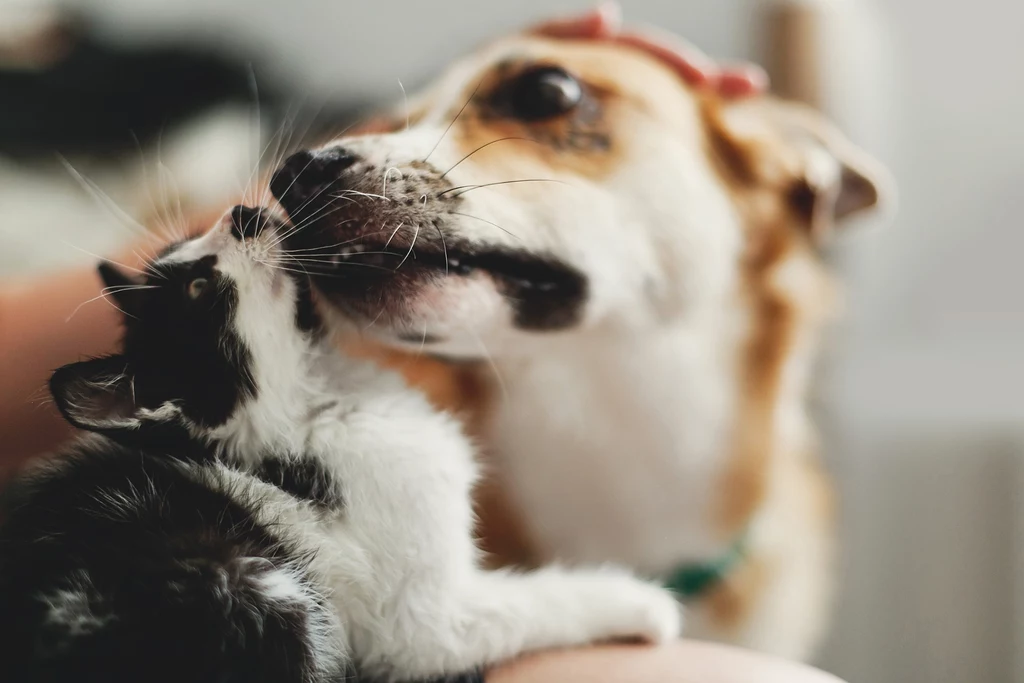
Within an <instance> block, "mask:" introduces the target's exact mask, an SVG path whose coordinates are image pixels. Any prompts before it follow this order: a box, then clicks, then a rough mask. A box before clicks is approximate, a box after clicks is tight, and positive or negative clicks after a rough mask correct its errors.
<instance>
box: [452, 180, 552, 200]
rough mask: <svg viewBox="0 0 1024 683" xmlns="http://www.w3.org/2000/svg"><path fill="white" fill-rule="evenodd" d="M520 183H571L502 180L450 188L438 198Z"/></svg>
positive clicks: (459, 195)
mask: <svg viewBox="0 0 1024 683" xmlns="http://www.w3.org/2000/svg"><path fill="white" fill-rule="evenodd" d="M519 183H557V184H559V185H568V184H569V183H567V182H565V181H564V180H556V179H554V178H520V179H518V180H502V181H499V182H496V183H481V184H480V185H460V186H458V187H450V188H448V189H447V190H444V191H442V192H439V193H438V194H437V196H438V197H443V196H444V195H446V194H448V193H449V192H455V191H457V190H461V192H459V193H458V194H455V195H452V196H453V197H461V196H462V195H464V194H466V193H467V192H472V191H473V190H481V189H483V188H485V187H497V186H498V185H516V184H519Z"/></svg>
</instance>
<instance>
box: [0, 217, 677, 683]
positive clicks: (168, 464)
mask: <svg viewBox="0 0 1024 683" xmlns="http://www.w3.org/2000/svg"><path fill="white" fill-rule="evenodd" d="M282 230H283V227H282V226H281V225H279V224H278V223H277V222H276V221H275V220H274V219H271V218H268V217H267V216H264V215H261V213H260V212H257V211H255V210H252V209H246V208H243V207H237V208H236V209H234V210H232V212H230V213H229V214H228V215H227V216H226V217H225V218H224V219H223V220H222V221H221V222H220V223H219V224H218V225H217V226H215V227H214V228H213V229H211V230H210V231H209V232H208V233H207V234H205V235H203V236H202V237H199V238H196V239H193V240H190V241H187V242H184V243H181V244H179V245H177V246H175V247H173V248H171V249H169V250H168V251H167V252H165V253H164V254H163V255H161V256H160V257H159V258H158V259H156V260H155V261H154V262H153V263H152V264H150V266H149V267H148V268H147V275H146V277H145V279H144V280H143V281H138V282H136V281H135V280H134V279H133V278H130V277H128V276H126V275H124V274H123V273H120V272H119V271H116V270H114V269H113V268H110V267H106V266H105V267H103V269H102V270H103V272H104V277H105V279H106V281H107V284H108V285H109V286H110V287H111V289H110V291H111V293H112V295H113V297H114V298H115V299H116V301H117V303H118V306H120V307H121V308H122V310H123V311H124V313H125V337H124V351H123V353H122V354H120V355H116V356H110V357H106V358H99V359H96V360H90V361H85V362H81V363H76V364H73V365H69V366H66V367H64V368H61V369H60V370H58V371H57V372H56V373H55V374H54V376H53V379H52V382H51V388H52V391H53V394H54V397H55V399H56V401H57V405H58V406H59V407H60V409H61V411H62V412H63V414H64V415H65V417H66V418H67V419H68V420H69V421H70V422H71V423H73V424H74V425H76V426H78V427H80V428H83V429H86V430H89V431H91V432H94V433H95V434H93V435H90V436H88V437H85V438H83V439H82V440H81V441H79V442H78V443H77V444H76V445H75V446H74V447H73V448H72V449H71V450H70V451H69V452H67V453H65V454H64V455H63V456H62V457H59V458H57V459H55V460H54V461H52V462H50V463H47V464H45V465H43V466H41V468H40V469H39V470H38V471H37V472H34V473H32V474H30V475H29V476H27V477H26V478H25V480H24V481H23V482H22V483H21V484H20V485H19V488H18V490H17V491H16V495H15V501H14V504H13V506H12V507H11V508H10V509H9V510H7V511H6V513H5V515H4V519H3V523H2V527H0V633H3V634H5V635H3V636H2V637H0V662H2V666H3V667H4V668H5V669H7V670H8V671H13V672H14V677H13V678H12V679H11V680H16V681H19V682H37V681H38V682H42V681H47V682H49V681H75V683H82V682H87V683H91V682H93V681H95V682H96V683H98V682H99V681H104V682H115V683H116V682H119V681H132V682H133V683H134V682H136V681H150V682H152V681H155V682H163V681H166V682H167V683H170V682H171V681H174V682H176V683H180V682H181V681H189V682H190V683H193V682H202V683H206V682H209V683H230V682H234V681H238V682H239V683H242V682H243V681H244V682H245V683H253V682H258V681H266V682H268V683H269V682H270V681H274V682H275V683H292V682H295V683H299V682H302V683H320V682H325V681H341V680H345V676H346V675H348V672H351V671H358V672H359V673H360V675H365V676H367V677H371V678H374V679H378V680H386V681H407V680H423V679H427V678H430V677H435V676H441V675H447V674H453V673H461V672H466V671H471V670H474V669H476V668H478V667H481V666H486V665H488V664H492V663H495V662H498V661H501V660H505V659H507V658H510V657H513V656H515V655H517V654H519V653H521V652H524V651H528V650H534V649H540V648H552V647H562V646H571V645H578V644H584V643H588V642H591V641H599V640H606V639H615V638H641V639H644V640H648V641H653V642H660V641H665V640H668V639H671V638H674V637H676V636H677V635H678V633H679V628H680V615H679V611H678V607H677V603H676V601H675V599H674V598H673V597H672V596H671V595H670V594H669V593H667V592H665V591H663V590H662V589H660V588H658V587H655V586H653V585H651V584H648V583H645V582H642V581H640V580H638V579H636V578H634V577H633V576H631V575H629V574H627V573H624V572H620V571H616V570H590V571H567V570H563V569H559V568H547V569H543V570H541V571H537V572H533V573H523V574H516V573H508V572H490V571H484V570H483V569H481V568H480V567H479V566H478V552H477V549H476V547H475V545H474V542H473V536H472V532H473V512H472V508H471V500H470V490H471V488H472V486H473V484H474V481H475V479H476V476H477V468H476V466H475V464H474V461H473V453H472V449H471V446H470V444H469V442H468V440H467V439H466V437H465V436H464V435H463V434H462V432H461V431H460V428H459V426H458V424H457V423H456V422H455V421H454V420H453V419H451V418H450V417H448V416H446V415H444V414H442V413H440V412H438V411H436V410H434V409H433V408H432V407H431V406H430V405H429V404H428V403H427V401H426V399H425V398H424V397H423V396H421V395H420V394H419V393H418V392H416V391H414V390H411V389H410V388H408V387H407V386H406V385H405V384H404V382H403V381H402V380H401V378H399V377H398V376H397V375H394V374H392V373H390V372H387V371H383V370H381V369H379V368H378V367H376V366H374V365H373V364H370V363H368V362H364V361H360V360H356V359H352V358H348V357H345V356H343V355H341V354H339V353H338V352H337V350H336V346H334V345H333V344H332V343H331V341H330V340H329V339H328V336H327V335H326V334H325V333H324V331H323V329H322V325H321V323H320V321H319V320H318V317H317V315H316V312H315V309H314V306H313V302H312V295H311V292H310V289H309V285H308V282H307V280H306V279H305V278H304V277H303V276H302V275H301V274H300V271H301V269H300V268H297V267H296V265H295V261H292V260H289V258H288V257H287V256H285V255H283V254H282V253H281V251H280V249H279V247H278V246H277V245H278V242H279V241H280V240H281V237H282V234H281V232H282Z"/></svg>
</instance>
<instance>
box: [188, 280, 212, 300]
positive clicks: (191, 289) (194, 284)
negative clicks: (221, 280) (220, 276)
mask: <svg viewBox="0 0 1024 683" xmlns="http://www.w3.org/2000/svg"><path fill="white" fill-rule="evenodd" d="M208 284H210V282H209V280H207V279H206V278H205V277H197V278H195V279H193V280H191V281H190V282H189V283H188V286H187V287H185V293H186V294H188V298H189V299H192V300H193V301H195V300H196V299H198V298H199V297H201V296H202V295H203V292H205V291H206V286H207V285H208Z"/></svg>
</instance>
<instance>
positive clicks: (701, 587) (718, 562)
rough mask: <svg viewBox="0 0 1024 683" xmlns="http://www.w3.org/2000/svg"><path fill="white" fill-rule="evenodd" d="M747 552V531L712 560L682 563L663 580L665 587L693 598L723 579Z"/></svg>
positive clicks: (679, 594)
mask: <svg viewBox="0 0 1024 683" xmlns="http://www.w3.org/2000/svg"><path fill="white" fill-rule="evenodd" d="M746 552H747V533H746V532H743V533H742V534H740V535H739V537H737V539H736V541H735V542H734V543H733V544H732V545H731V546H729V548H728V549H727V550H726V551H725V552H724V553H722V555H720V556H718V557H716V558H715V559H713V560H708V561H707V562H696V563H693V564H684V565H683V566H681V567H679V568H678V569H676V570H675V571H674V572H672V573H671V574H670V575H669V577H668V578H667V579H666V580H665V588H668V589H669V590H670V591H672V592H673V593H675V594H676V595H678V596H679V597H681V598H694V597H697V596H699V595H701V594H702V593H704V592H705V591H706V590H708V589H710V588H711V587H712V586H714V585H715V584H716V583H718V582H719V581H721V580H722V579H724V578H725V577H726V576H727V575H728V574H729V572H731V571H732V570H733V569H735V568H736V566H737V565H738V564H739V563H740V561H741V560H742V559H743V557H744V556H745V555H746Z"/></svg>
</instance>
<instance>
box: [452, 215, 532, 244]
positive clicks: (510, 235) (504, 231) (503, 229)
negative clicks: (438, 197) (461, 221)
mask: <svg viewBox="0 0 1024 683" xmlns="http://www.w3.org/2000/svg"><path fill="white" fill-rule="evenodd" d="M449 213H451V214H452V215H453V216H462V217H464V218H472V219H474V220H478V221H483V222H484V223H487V224H488V225H493V226H494V227H495V228H497V229H498V230H501V231H502V232H503V233H505V234H506V235H508V236H509V237H514V238H515V239H517V240H520V241H521V240H522V238H521V237H519V235H516V234H515V233H514V232H510V231H508V230H506V229H505V228H503V227H501V226H500V225H498V224H497V223H495V222H493V221H489V220H487V219H486V218H480V216H474V215H472V214H469V213H461V212H459V211H450V212H449Z"/></svg>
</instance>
